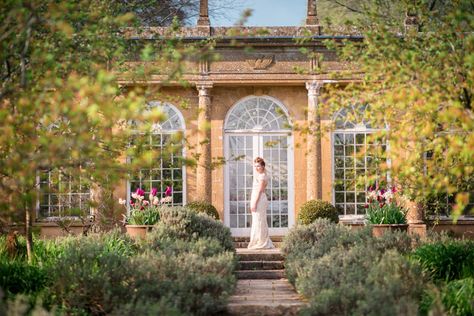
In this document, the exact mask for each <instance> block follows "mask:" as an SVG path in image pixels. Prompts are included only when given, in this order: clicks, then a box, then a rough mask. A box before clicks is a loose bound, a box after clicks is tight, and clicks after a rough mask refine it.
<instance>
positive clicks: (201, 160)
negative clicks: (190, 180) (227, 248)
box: [196, 83, 212, 203]
mask: <svg viewBox="0 0 474 316" xmlns="http://www.w3.org/2000/svg"><path fill="white" fill-rule="evenodd" d="M196 88H197V90H198V92H199V108H198V111H199V113H198V120H197V123H198V135H197V140H198V143H197V148H196V150H197V155H198V161H197V169H196V198H197V199H198V200H203V201H207V202H209V203H211V198H212V195H211V193H212V177H211V171H212V170H211V117H210V114H211V96H210V90H211V88H212V84H209V83H205V84H197V85H196Z"/></svg>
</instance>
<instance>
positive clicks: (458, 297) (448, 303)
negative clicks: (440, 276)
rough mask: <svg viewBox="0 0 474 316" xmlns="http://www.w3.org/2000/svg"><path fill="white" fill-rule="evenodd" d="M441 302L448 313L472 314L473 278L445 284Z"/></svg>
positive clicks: (473, 298)
mask: <svg viewBox="0 0 474 316" xmlns="http://www.w3.org/2000/svg"><path fill="white" fill-rule="evenodd" d="M442 302H443V304H444V306H445V308H446V311H447V312H448V314H449V315H456V316H468V315H474V278H472V277H470V278H465V279H461V280H455V281H451V282H449V283H448V284H446V286H445V287H444V289H443V292H442Z"/></svg>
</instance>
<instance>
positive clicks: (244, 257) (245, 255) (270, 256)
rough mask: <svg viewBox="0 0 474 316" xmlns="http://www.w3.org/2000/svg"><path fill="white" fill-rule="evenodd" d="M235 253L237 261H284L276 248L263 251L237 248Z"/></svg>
mask: <svg viewBox="0 0 474 316" xmlns="http://www.w3.org/2000/svg"><path fill="white" fill-rule="evenodd" d="M236 252H237V257H238V259H239V261H283V259H284V258H283V255H282V254H281V251H280V249H278V248H273V249H264V250H250V249H246V248H237V249H236Z"/></svg>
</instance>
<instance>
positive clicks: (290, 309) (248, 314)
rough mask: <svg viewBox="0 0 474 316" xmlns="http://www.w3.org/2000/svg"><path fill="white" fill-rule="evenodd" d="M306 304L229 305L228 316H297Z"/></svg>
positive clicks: (252, 303)
mask: <svg viewBox="0 0 474 316" xmlns="http://www.w3.org/2000/svg"><path fill="white" fill-rule="evenodd" d="M305 305H306V304H304V303H301V302H299V303H296V302H295V303H280V302H277V303H265V304H264V305H262V304H259V303H258V302H257V303H255V302H248V303H240V302H239V303H229V304H228V305H227V315H229V316H237V315H239V316H277V315H285V316H293V315H294V316H296V315H298V313H299V311H300V309H301V308H302V307H303V306H305Z"/></svg>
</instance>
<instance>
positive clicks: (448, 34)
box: [322, 0, 474, 215]
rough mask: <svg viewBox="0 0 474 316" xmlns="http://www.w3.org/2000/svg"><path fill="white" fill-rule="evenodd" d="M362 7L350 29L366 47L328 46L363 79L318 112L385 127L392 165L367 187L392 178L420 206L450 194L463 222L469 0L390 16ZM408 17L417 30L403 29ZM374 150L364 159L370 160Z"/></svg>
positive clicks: (471, 40) (472, 42)
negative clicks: (347, 111) (355, 107)
mask: <svg viewBox="0 0 474 316" xmlns="http://www.w3.org/2000/svg"><path fill="white" fill-rule="evenodd" d="M344 2H345V3H348V2H351V5H352V4H354V3H356V1H344ZM357 2H358V1H357ZM364 2H365V3H369V4H370V6H369V7H368V8H367V9H365V10H362V11H361V12H360V14H361V15H364V18H363V19H357V20H356V21H355V24H356V26H357V27H358V31H359V32H360V33H362V34H363V41H362V42H359V41H346V42H345V43H344V45H338V44H337V43H336V41H334V42H333V43H332V45H331V47H332V48H335V49H337V51H338V53H339V56H340V57H341V61H344V62H347V63H348V67H347V70H348V72H350V73H352V74H353V72H354V70H355V71H357V72H360V73H363V74H364V77H363V79H362V81H361V82H354V83H351V84H349V85H347V86H345V87H344V88H343V89H342V88H341V86H340V85H333V86H331V87H328V90H327V91H328V98H327V102H326V103H325V105H326V106H327V107H328V108H327V109H322V111H323V112H324V113H326V112H329V113H335V112H337V111H340V110H341V109H343V108H347V106H348V104H369V110H368V111H366V113H354V114H352V115H349V117H347V119H348V120H349V121H353V122H354V123H355V124H358V123H361V122H362V121H364V122H368V123H369V124H370V126H372V127H384V126H389V127H390V131H389V132H388V131H387V130H384V129H381V130H380V132H378V133H376V134H377V136H378V137H385V138H386V139H387V141H388V142H389V143H390V150H389V151H387V152H386V154H385V156H386V158H387V159H390V160H391V161H392V163H391V164H390V165H389V164H386V163H385V164H380V166H378V168H379V172H378V173H377V174H376V175H374V177H373V178H374V179H372V180H374V181H377V180H380V175H383V174H385V172H388V171H389V172H390V174H391V177H392V178H394V179H397V183H399V184H401V185H402V188H403V193H404V194H405V195H406V196H407V197H409V198H410V199H412V200H418V201H420V200H423V199H424V198H426V197H428V195H430V194H432V193H433V192H440V193H449V194H451V193H455V194H456V197H455V198H454V200H455V202H456V207H454V209H453V214H455V215H456V214H457V215H459V214H462V211H463V208H464V207H465V206H466V205H467V203H468V201H469V192H470V191H472V190H467V189H466V188H465V187H462V186H461V185H460V184H462V183H469V182H471V183H472V179H473V173H474V169H473V168H472V162H473V161H474V152H473V151H472V149H471V148H472V144H473V142H474V134H473V133H472V130H474V120H473V119H472V109H473V105H474V71H473V69H474V62H473V61H474V49H473V48H474V33H473V30H474V24H473V23H472V21H473V20H474V13H473V10H472V5H473V3H472V0H455V1H416V2H413V1H399V2H397V7H398V8H397V11H398V14H397V15H395V16H390V15H389V14H380V12H381V10H380V8H381V7H382V3H383V2H385V1H370V0H369V1H364ZM435 4H436V5H435ZM355 6H356V7H357V6H358V5H355ZM408 14H409V15H410V16H411V18H412V20H415V21H416V22H417V24H418V25H415V26H413V27H411V28H410V27H407V28H406V29H405V28H404V26H403V23H401V22H403V19H402V18H401V17H402V16H403V15H405V17H406V15H408ZM400 35H402V36H400ZM347 75H349V74H347ZM420 122H423V123H422V124H420ZM373 147H374V148H367V155H368V156H374V155H375V153H376V152H375V151H376V150H375V147H376V146H373ZM364 176H365V175H364V174H363V175H362V176H361V177H360V178H359V180H360V181H361V182H362V183H366V182H365V181H366V179H364ZM471 187H472V186H471Z"/></svg>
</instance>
